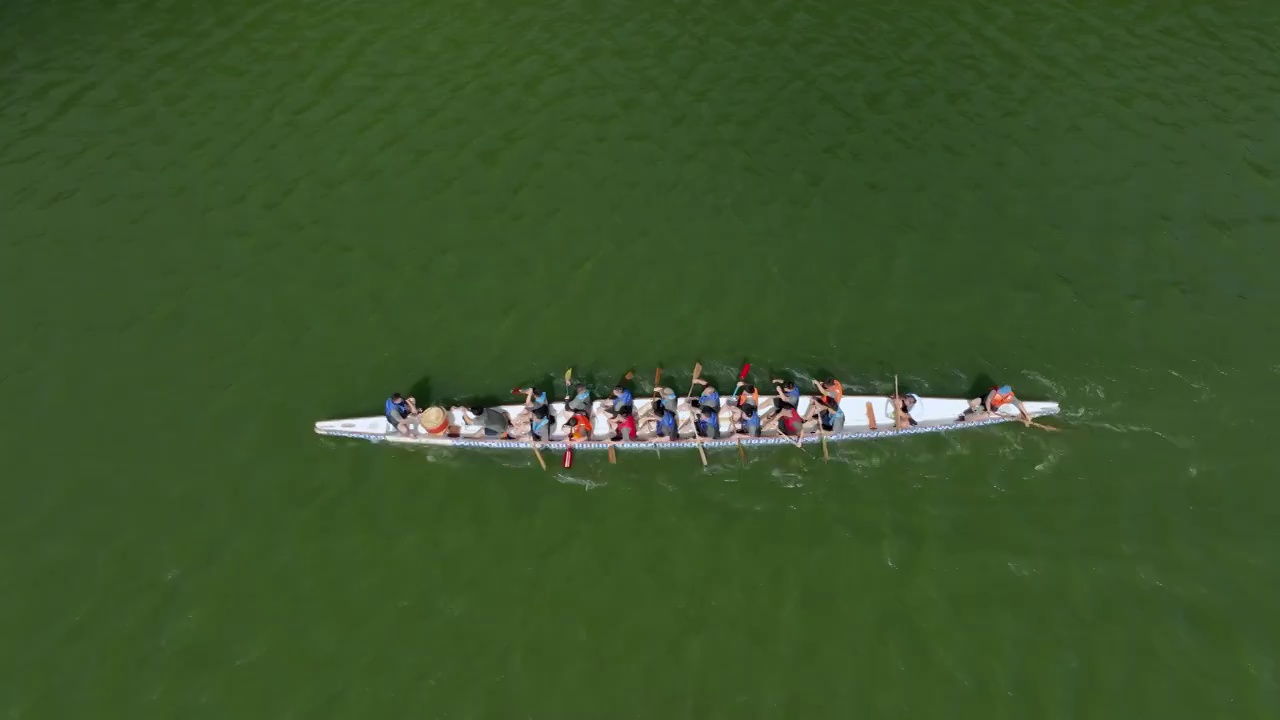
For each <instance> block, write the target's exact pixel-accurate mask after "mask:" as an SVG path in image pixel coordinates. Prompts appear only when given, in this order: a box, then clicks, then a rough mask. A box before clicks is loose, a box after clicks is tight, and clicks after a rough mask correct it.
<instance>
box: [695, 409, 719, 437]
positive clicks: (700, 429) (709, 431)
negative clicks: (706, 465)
mask: <svg viewBox="0 0 1280 720" xmlns="http://www.w3.org/2000/svg"><path fill="white" fill-rule="evenodd" d="M693 428H694V432H696V433H698V436H699V437H704V438H707V439H708V440H716V439H718V438H719V437H720V413H719V412H718V411H717V410H716V408H714V407H712V406H710V405H703V406H701V407H700V408H699V411H698V416H697V419H696V420H694V423H693Z"/></svg>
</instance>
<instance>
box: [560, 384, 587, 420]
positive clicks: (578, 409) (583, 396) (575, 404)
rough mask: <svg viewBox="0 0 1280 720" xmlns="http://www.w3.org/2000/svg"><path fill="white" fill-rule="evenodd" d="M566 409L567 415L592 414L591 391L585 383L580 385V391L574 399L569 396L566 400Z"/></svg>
mask: <svg viewBox="0 0 1280 720" xmlns="http://www.w3.org/2000/svg"><path fill="white" fill-rule="evenodd" d="M564 409H565V412H566V413H570V414H573V413H585V414H588V415H589V414H590V413H591V391H590V390H588V389H587V386H586V385H585V384H583V383H578V391H577V394H575V395H574V396H573V397H572V398H571V397H569V396H568V395H566V396H565V398H564Z"/></svg>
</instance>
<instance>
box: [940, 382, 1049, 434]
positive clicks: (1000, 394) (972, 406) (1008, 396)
mask: <svg viewBox="0 0 1280 720" xmlns="http://www.w3.org/2000/svg"><path fill="white" fill-rule="evenodd" d="M1005 405H1012V406H1014V407H1015V408H1017V409H1018V415H1019V416H1020V417H1019V419H1020V420H1021V421H1022V423H1023V424H1024V425H1029V424H1030V423H1031V416H1030V415H1028V414H1027V408H1026V406H1025V405H1023V404H1022V401H1021V400H1019V399H1018V397H1017V396H1016V395H1014V394H1013V388H1011V387H1009V386H1008V385H1001V386H1000V387H994V388H991V392H989V393H987V396H986V397H985V398H973V399H972V400H970V401H969V409H968V410H966V411H964V413H962V414H961V415H960V417H958V418H956V422H972V421H974V420H985V419H987V418H988V417H992V416H995V415H998V414H999V413H1000V408H1002V407H1004V406H1005Z"/></svg>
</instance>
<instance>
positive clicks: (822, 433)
mask: <svg viewBox="0 0 1280 720" xmlns="http://www.w3.org/2000/svg"><path fill="white" fill-rule="evenodd" d="M818 437H820V438H822V459H823V460H830V459H831V456H830V455H828V454H827V433H826V430H825V429H824V428H823V427H822V411H821V410H819V411H818Z"/></svg>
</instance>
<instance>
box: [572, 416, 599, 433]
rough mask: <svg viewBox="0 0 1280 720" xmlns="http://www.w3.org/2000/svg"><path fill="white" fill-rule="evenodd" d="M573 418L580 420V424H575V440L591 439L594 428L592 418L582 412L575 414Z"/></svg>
mask: <svg viewBox="0 0 1280 720" xmlns="http://www.w3.org/2000/svg"><path fill="white" fill-rule="evenodd" d="M573 419H575V420H577V421H578V424H577V425H574V426H573V439H574V440H589V439H591V431H592V430H593V429H594V428H592V427H591V418H589V417H587V416H586V415H583V414H582V413H578V414H576V415H574V416H573Z"/></svg>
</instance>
